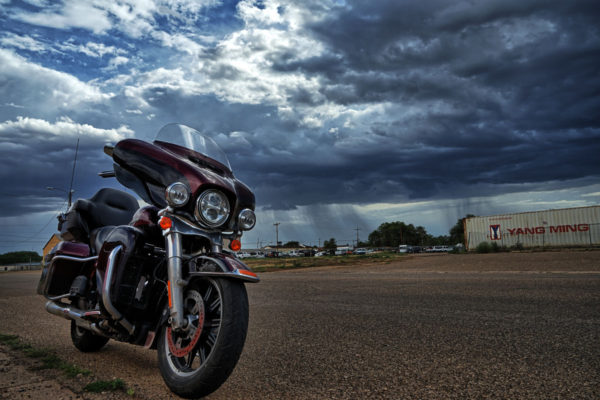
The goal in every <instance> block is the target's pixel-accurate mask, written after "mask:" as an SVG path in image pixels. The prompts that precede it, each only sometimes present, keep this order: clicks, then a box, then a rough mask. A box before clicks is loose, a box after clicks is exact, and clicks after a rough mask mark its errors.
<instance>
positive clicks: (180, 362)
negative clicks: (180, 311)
mask: <svg viewBox="0 0 600 400" xmlns="http://www.w3.org/2000/svg"><path fill="white" fill-rule="evenodd" d="M196 293H199V294H200V298H201V300H202V302H203V303H204V315H205V318H204V324H203V326H202V333H201V334H200V336H199V338H198V341H197V343H196V345H195V346H194V347H193V350H192V351H190V352H189V354H187V355H185V356H183V357H180V358H178V357H176V356H175V355H173V354H172V353H171V350H170V349H169V344H168V335H167V328H168V326H164V327H162V329H161V331H160V335H159V339H158V366H159V368H160V373H161V375H162V377H163V379H164V381H165V383H166V384H167V386H168V387H169V389H171V391H173V393H175V394H177V395H179V396H181V397H186V398H198V397H203V396H206V395H208V394H210V393H212V392H214V391H215V390H217V389H218V388H219V387H220V386H221V385H222V384H223V383H224V382H225V381H226V380H227V378H228V377H229V375H230V374H231V372H232V371H233V369H234V368H235V365H236V364H237V362H238V360H239V357H240V355H241V353H242V349H243V347H244V342H245V340H246V332H247V330H248V296H247V294H246V287H245V286H244V284H243V283H242V282H238V281H233V280H228V279H211V278H207V279H197V280H195V281H194V282H193V283H191V284H190V285H188V287H187V288H186V289H185V291H184V300H185V302H184V303H185V304H184V307H185V308H186V311H185V312H186V313H189V312H188V310H190V309H191V308H192V307H190V306H189V305H188V304H187V303H188V302H189V301H190V300H192V301H191V302H193V301H195V299H197V298H198V296H197V295H196ZM190 343H191V341H190Z"/></svg>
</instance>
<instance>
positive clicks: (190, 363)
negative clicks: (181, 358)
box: [186, 350, 197, 369]
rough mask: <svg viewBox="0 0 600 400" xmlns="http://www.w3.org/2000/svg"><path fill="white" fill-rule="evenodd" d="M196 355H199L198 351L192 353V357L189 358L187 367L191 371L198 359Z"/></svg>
mask: <svg viewBox="0 0 600 400" xmlns="http://www.w3.org/2000/svg"><path fill="white" fill-rule="evenodd" d="M196 353H197V351H196V350H193V351H191V352H190V355H189V356H188V360H187V363H186V365H187V367H188V368H189V369H192V364H193V363H194V358H195V357H196Z"/></svg>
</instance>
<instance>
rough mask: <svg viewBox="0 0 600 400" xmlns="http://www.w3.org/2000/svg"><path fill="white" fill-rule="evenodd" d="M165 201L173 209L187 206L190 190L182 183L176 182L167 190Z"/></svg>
mask: <svg viewBox="0 0 600 400" xmlns="http://www.w3.org/2000/svg"><path fill="white" fill-rule="evenodd" d="M165 199H166V200H167V204H169V205H170V206H171V207H182V206H185V205H186V204H187V202H188V200H189V199H190V189H188V187H187V186H186V185H185V184H184V183H181V182H175V183H173V184H171V185H169V186H167V188H166V189H165Z"/></svg>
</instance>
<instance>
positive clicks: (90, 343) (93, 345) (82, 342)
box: [71, 321, 108, 353]
mask: <svg viewBox="0 0 600 400" xmlns="http://www.w3.org/2000/svg"><path fill="white" fill-rule="evenodd" d="M71 340H72V341H73V344H74V345H75V347H77V349H78V350H79V351H82V352H84V353H92V352H94V351H98V350H100V349H101V348H102V347H104V345H105V344H106V343H107V342H108V338H106V337H104V336H99V335H96V334H94V333H92V332H90V331H88V330H87V329H83V328H80V327H78V326H77V324H76V323H75V321H71Z"/></svg>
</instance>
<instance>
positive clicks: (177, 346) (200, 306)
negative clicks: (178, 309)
mask: <svg viewBox="0 0 600 400" xmlns="http://www.w3.org/2000/svg"><path fill="white" fill-rule="evenodd" d="M190 303H192V304H193V306H192V307H191V309H187V310H186V312H188V315H189V314H191V313H193V316H194V317H197V318H198V319H197V322H198V324H197V325H194V320H193V319H192V320H191V321H190V322H189V325H190V326H189V328H188V329H186V330H184V331H177V332H175V334H173V330H172V329H171V327H170V326H169V327H168V328H167V343H168V344H169V351H170V352H171V354H173V355H174V356H175V357H185V356H186V355H188V354H189V353H190V352H191V351H192V350H193V349H194V348H195V347H196V345H197V344H198V339H200V335H201V334H202V327H203V325H204V301H203V300H202V296H201V295H200V293H198V292H197V291H195V290H190V291H189V292H187V293H186V297H185V299H184V304H186V305H188V304H190ZM174 337H175V338H176V339H175V340H174Z"/></svg>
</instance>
